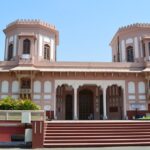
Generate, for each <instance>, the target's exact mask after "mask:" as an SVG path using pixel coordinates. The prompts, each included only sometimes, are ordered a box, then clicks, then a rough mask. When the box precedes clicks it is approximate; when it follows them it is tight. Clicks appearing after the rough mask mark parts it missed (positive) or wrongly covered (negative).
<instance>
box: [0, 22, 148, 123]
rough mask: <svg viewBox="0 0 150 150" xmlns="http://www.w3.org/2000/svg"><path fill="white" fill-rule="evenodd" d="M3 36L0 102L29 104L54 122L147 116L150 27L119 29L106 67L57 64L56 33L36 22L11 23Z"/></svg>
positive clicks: (69, 63)
mask: <svg viewBox="0 0 150 150" xmlns="http://www.w3.org/2000/svg"><path fill="white" fill-rule="evenodd" d="M4 33H5V36H6V38H5V54H4V61H1V62H0V98H1V99H2V98H4V97H6V96H8V95H9V96H12V97H13V98H16V99H18V98H28V99H31V100H32V101H34V102H35V103H36V104H38V105H40V106H41V108H42V109H44V110H46V111H47V112H48V113H50V114H51V117H52V118H53V119H56V120H74V119H75V120H87V119H93V120H100V119H111V120H116V119H119V120H120V119H127V118H132V117H133V116H134V115H135V112H138V113H139V114H143V115H144V114H146V113H147V112H148V111H150V82H149V80H150V24H138V23H137V24H132V25H129V26H125V27H121V28H119V30H118V31H117V32H116V34H115V35H114V37H113V39H112V41H111V43H110V46H111V47H112V62H65V61H64V62H63V61H62V62H60V61H57V59H56V58H57V55H56V54H57V46H58V44H59V32H58V30H57V29H56V27H55V26H54V25H51V24H48V23H45V22H43V21H40V20H16V21H14V22H12V23H10V24H8V25H7V26H6V28H5V29H4Z"/></svg>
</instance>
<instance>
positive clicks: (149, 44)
mask: <svg viewBox="0 0 150 150" xmlns="http://www.w3.org/2000/svg"><path fill="white" fill-rule="evenodd" d="M148 51H149V56H150V42H149V43H148Z"/></svg>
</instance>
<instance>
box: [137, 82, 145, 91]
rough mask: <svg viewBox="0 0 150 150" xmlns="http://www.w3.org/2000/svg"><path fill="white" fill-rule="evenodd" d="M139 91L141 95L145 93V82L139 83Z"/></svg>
mask: <svg viewBox="0 0 150 150" xmlns="http://www.w3.org/2000/svg"><path fill="white" fill-rule="evenodd" d="M138 91H139V93H140V94H144V93H145V83H144V82H139V83H138Z"/></svg>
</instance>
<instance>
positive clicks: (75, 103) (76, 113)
mask: <svg viewBox="0 0 150 150" xmlns="http://www.w3.org/2000/svg"><path fill="white" fill-rule="evenodd" d="M77 89H78V88H77V86H74V113H73V118H74V120H78V107H77V105H78V101H77V94H78V93H77Z"/></svg>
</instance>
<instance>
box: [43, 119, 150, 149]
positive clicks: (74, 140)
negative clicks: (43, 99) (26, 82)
mask: <svg viewBox="0 0 150 150" xmlns="http://www.w3.org/2000/svg"><path fill="white" fill-rule="evenodd" d="M43 144H44V147H100V146H102V147H104V146H142V145H150V121H51V122H46V125H45V129H44V143H43Z"/></svg>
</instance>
